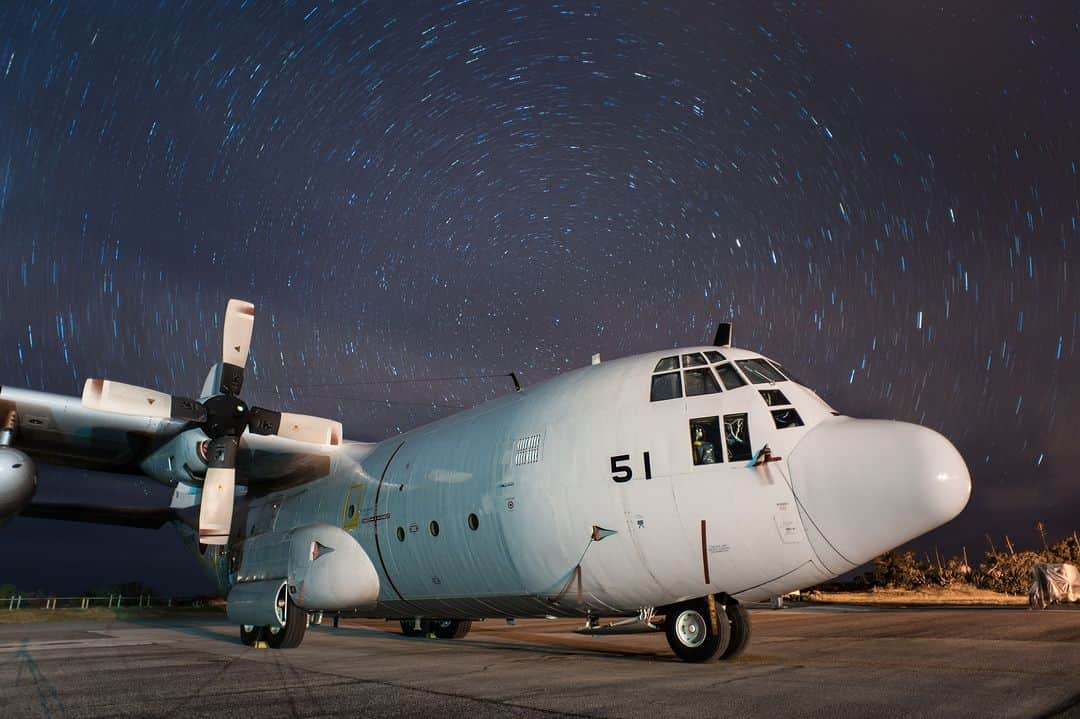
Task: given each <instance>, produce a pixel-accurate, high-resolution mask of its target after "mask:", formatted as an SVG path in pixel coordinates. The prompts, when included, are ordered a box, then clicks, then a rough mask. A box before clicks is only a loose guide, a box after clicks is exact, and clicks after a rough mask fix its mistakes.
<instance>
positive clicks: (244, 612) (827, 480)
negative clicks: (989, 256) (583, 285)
mask: <svg viewBox="0 0 1080 719" xmlns="http://www.w3.org/2000/svg"><path fill="white" fill-rule="evenodd" d="M254 319H255V308H254V306H253V305H251V304H249V303H247V302H241V301H238V300H231V301H230V302H229V304H228V309H227V312H226V315H225V318H224V323H223V324H224V351H223V356H222V361H221V363H219V364H217V365H215V367H214V368H213V369H212V370H211V372H210V374H209V376H208V377H207V380H206V383H205V384H204V386H203V389H202V395H201V398H200V399H199V400H195V399H188V398H184V397H178V396H170V395H168V394H163V393H160V392H155V391H152V390H148V389H143V388H140V387H134V386H131V385H126V384H121V383H118V382H113V381H109V380H99V379H91V380H87V382H86V386H85V389H84V391H83V396H82V398H81V400H80V399H79V398H74V397H64V396H60V395H56V394H49V393H44V392H37V391H31V390H25V389H17V388H12V387H3V388H2V389H0V520H3V519H6V518H9V517H11V516H13V515H15V514H20V513H21V514H22V515H24V516H28V517H44V518H53V519H66V520H76V521H85V522H99V523H108V524H121V525H127V526H137V527H160V526H161V525H163V524H165V523H172V524H174V525H175V526H176V527H178V528H179V530H180V531H181V532H182V533H183V534H184V535H185V537H186V540H187V541H188V542H189V543H190V544H191V546H192V548H193V549H194V550H195V551H197V552H198V554H199V556H200V558H201V561H202V562H203V564H204V565H205V567H206V569H207V570H208V571H209V572H210V574H211V576H212V577H213V578H214V579H215V580H216V581H217V583H218V584H219V585H220V588H221V590H222V592H223V593H224V592H227V600H228V616H229V618H230V619H231V621H233V622H235V623H236V624H238V625H240V637H241V640H242V641H243V642H244V643H246V644H254V643H255V642H257V641H265V642H266V643H267V644H269V645H270V646H271V647H275V648H289V647H295V646H297V645H299V644H300V642H301V640H302V638H303V636H304V632H305V628H306V627H307V626H308V624H309V622H310V618H311V616H312V615H313V614H319V613H322V612H333V613H338V612H340V613H343V614H346V615H350V616H362V617H382V618H388V619H394V620H400V622H401V628H402V631H403V632H404V633H405V634H408V635H419V634H434V635H436V636H438V637H443V638H456V637H462V636H464V635H465V634H466V632H467V631H468V630H469V627H470V624H471V621H472V620H476V619H482V618H513V617H543V616H553V615H554V616H564V617H583V618H585V626H584V627H583V628H582V630H581V631H583V632H586V633H597V634H603V633H618V632H619V631H624V630H625V631H630V630H635V629H636V630H638V631H641V630H645V631H648V630H657V631H659V630H662V631H664V632H665V633H666V635H667V640H668V642H669V644H670V645H671V648H672V650H673V651H674V653H675V654H676V655H677V656H678V657H680V658H681V659H683V660H686V661H704V660H707V659H712V658H716V657H719V658H721V659H728V658H731V657H734V656H736V655H738V654H739V653H740V652H742V651H743V649H744V648H745V647H746V645H747V643H748V641H749V639H750V619H749V615H748V614H747V612H746V610H745V608H744V603H745V602H748V601H755V600H762V599H766V598H769V597H775V596H778V595H782V594H785V593H786V592H789V591H792V590H795V589H799V588H801V587H806V586H808V585H812V584H815V583H818V582H821V581H823V580H826V579H829V578H832V577H835V576H837V575H840V574H843V573H844V572H846V571H848V570H850V569H852V568H854V567H856V566H857V565H859V564H862V563H863V562H866V561H867V560H869V559H870V558H872V557H874V556H875V555H877V554H879V553H880V552H883V551H885V550H888V549H891V548H893V547H895V546H897V545H899V544H901V543H903V542H906V541H908V540H909V539H912V538H914V537H916V536H918V535H920V534H923V533H924V532H927V531H929V530H931V529H933V528H935V527H937V526H939V525H941V524H943V523H945V522H947V521H949V520H950V519H952V518H953V517H955V516H956V515H957V514H958V513H959V512H960V511H961V510H962V509H963V508H964V506H965V504H966V503H967V500H968V497H969V495H970V492H971V480H970V477H969V475H968V471H967V467H966V466H965V464H964V460H963V459H962V458H961V457H960V454H959V453H958V452H957V450H956V449H955V448H954V447H953V445H952V444H950V443H949V441H948V440H946V439H945V438H944V437H942V436H941V435H940V434H938V433H936V432H934V431H932V430H930V429H927V428H924V427H920V426H917V425H913V424H905V423H902V422H891V421H882V420H873V419H852V418H850V417H845V416H842V415H840V414H839V413H838V412H835V411H833V410H832V409H831V408H830V407H829V406H828V405H827V404H826V403H825V402H823V401H822V400H821V399H820V398H819V397H818V396H817V395H816V394H815V393H814V392H813V391H812V390H811V389H809V388H808V387H806V386H805V385H803V384H802V383H800V382H798V381H797V380H795V379H794V378H793V377H792V375H791V374H790V373H789V372H788V371H787V370H786V369H785V368H784V367H782V366H780V365H779V364H777V363H776V362H773V361H771V360H769V359H767V358H766V357H763V356H761V355H759V354H757V353H756V352H750V351H747V350H742V349H736V348H735V347H732V346H730V325H726V324H725V325H721V328H720V330H719V331H718V333H717V340H716V342H715V343H714V345H713V346H707V347H689V348H686V349H680V350H665V351H662V352H651V353H648V354H642V355H637V356H634V357H627V358H623V359H617V360H614V361H604V362H600V361H599V358H598V357H595V358H594V362H593V364H591V365H589V366H587V367H584V368H581V369H578V370H575V371H572V372H567V373H565V374H562V375H559V376H557V377H555V378H553V379H550V380H548V381H546V382H543V383H541V384H538V385H536V386H532V387H526V388H524V389H521V390H520V391H517V392H511V393H508V394H507V395H506V396H503V397H501V398H499V399H496V400H494V401H491V402H488V403H485V404H482V405H479V406H477V407H474V408H472V409H469V410H466V411H463V412H461V413H459V414H456V415H453V416H451V417H447V418H445V419H442V420H439V421H437V422H434V423H432V424H429V425H427V426H424V427H421V428H419V429H415V430H413V431H410V432H406V433H404V434H401V435H398V436H396V437H391V438H389V439H386V440H383V441H382V442H378V443H365V442H351V441H346V440H344V439H342V431H341V424H340V423H338V422H335V421H331V420H327V419H320V418H317V417H308V416H303V415H294V414H287V413H278V412H276V411H273V410H266V409H262V408H259V407H249V406H248V405H247V404H245V403H244V401H243V400H242V399H240V390H241V387H242V386H243V380H244V365H245V363H246V361H247V355H248V348H249V344H250V341H251V334H252V327H253V323H254ZM35 461H38V462H45V463H52V464H63V465H71V466H76V467H83V468H86V469H95V470H103V471H107V472H121V473H131V474H141V475H145V476H147V477H150V478H152V479H154V480H157V481H159V482H163V483H165V484H167V485H169V486H172V487H174V488H175V490H174V494H173V499H172V503H171V506H170V507H168V508H161V509H145V508H142V509H133V508H119V507H92V506H86V505H65V504H37V503H33V502H32V495H33V493H34V489H35V486H36V481H37V474H36V468H35ZM234 500H235V501H234ZM599 617H612V618H623V619H622V620H621V621H619V622H616V623H614V624H604V625H602V624H601V623H600V620H599Z"/></svg>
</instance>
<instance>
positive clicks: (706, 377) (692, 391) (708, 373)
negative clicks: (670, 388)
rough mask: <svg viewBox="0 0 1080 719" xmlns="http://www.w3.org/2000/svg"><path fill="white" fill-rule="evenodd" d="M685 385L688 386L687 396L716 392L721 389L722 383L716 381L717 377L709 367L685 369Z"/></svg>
mask: <svg viewBox="0 0 1080 719" xmlns="http://www.w3.org/2000/svg"><path fill="white" fill-rule="evenodd" d="M683 385H684V386H685V387H686V396H687V397H697V396H698V395H702V394H715V393H716V392H719V391H720V385H718V384H717V383H716V378H715V377H713V373H712V370H710V369H709V368H708V367H700V368H698V369H688V370H683Z"/></svg>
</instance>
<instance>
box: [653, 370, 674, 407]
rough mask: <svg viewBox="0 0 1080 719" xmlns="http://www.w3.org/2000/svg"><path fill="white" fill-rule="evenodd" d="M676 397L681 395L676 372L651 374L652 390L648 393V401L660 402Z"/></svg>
mask: <svg viewBox="0 0 1080 719" xmlns="http://www.w3.org/2000/svg"><path fill="white" fill-rule="evenodd" d="M678 397H682V382H681V381H680V379H679V373H678V372H668V373H667V374H654V375H653V378H652V391H651V392H650V394H649V401H650V402H660V401H662V400H665V399H676V398H678Z"/></svg>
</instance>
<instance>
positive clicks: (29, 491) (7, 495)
mask: <svg viewBox="0 0 1080 719" xmlns="http://www.w3.org/2000/svg"><path fill="white" fill-rule="evenodd" d="M36 489H37V467H35V466H34V460H32V459H30V458H29V457H28V456H26V455H25V454H23V453H22V452H20V451H19V450H17V449H15V448H14V447H0V524H3V523H4V522H6V521H7V520H8V519H10V518H11V517H12V516H14V515H16V514H18V513H19V512H21V511H22V510H23V508H24V507H25V506H26V505H27V504H29V503H30V498H31V497H33V496H34V490H36Z"/></svg>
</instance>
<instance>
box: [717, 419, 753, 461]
mask: <svg viewBox="0 0 1080 719" xmlns="http://www.w3.org/2000/svg"><path fill="white" fill-rule="evenodd" d="M724 442H725V443H726V444H727V451H728V459H729V460H731V461H732V462H745V461H747V460H749V459H750V458H751V457H752V456H753V454H754V453H753V451H752V450H751V449H750V423H749V422H747V421H746V413H743V414H725V415H724Z"/></svg>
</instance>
